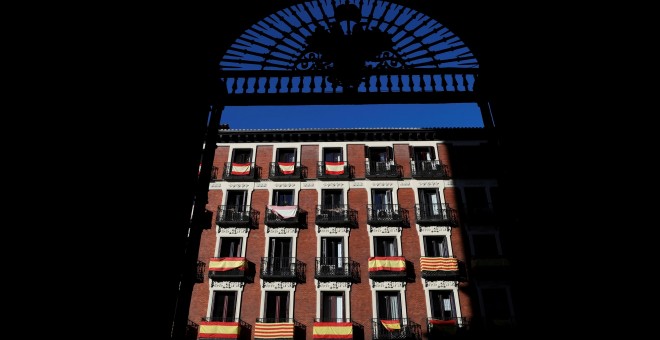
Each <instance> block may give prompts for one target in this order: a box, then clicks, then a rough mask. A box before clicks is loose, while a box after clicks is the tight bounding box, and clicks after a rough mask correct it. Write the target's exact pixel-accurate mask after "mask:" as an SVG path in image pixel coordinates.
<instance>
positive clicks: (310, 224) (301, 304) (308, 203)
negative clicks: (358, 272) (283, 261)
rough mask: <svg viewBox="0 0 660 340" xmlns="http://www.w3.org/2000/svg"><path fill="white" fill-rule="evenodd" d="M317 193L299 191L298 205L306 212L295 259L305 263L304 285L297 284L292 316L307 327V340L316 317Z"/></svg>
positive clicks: (299, 233) (310, 336) (310, 335)
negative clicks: (305, 223) (315, 222)
mask: <svg viewBox="0 0 660 340" xmlns="http://www.w3.org/2000/svg"><path fill="white" fill-rule="evenodd" d="M317 199H318V191H316V190H315V189H314V190H301V191H300V194H299V197H298V205H299V206H300V208H301V209H303V210H305V211H307V213H308V214H307V228H302V229H300V231H299V232H298V240H297V244H296V258H297V259H298V260H299V261H302V262H304V263H305V278H306V282H305V283H298V284H297V285H296V291H295V304H294V311H293V315H294V318H295V319H296V320H298V321H299V322H301V323H303V324H305V325H307V339H312V335H313V334H312V332H313V330H314V328H313V327H312V321H313V320H314V318H315V317H316V287H315V286H314V261H315V258H316V248H317V244H316V228H315V224H314V219H315V216H316V213H315V211H316V204H317Z"/></svg>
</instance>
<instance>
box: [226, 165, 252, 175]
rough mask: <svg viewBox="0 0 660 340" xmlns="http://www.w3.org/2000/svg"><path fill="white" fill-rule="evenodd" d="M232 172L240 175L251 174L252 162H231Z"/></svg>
mask: <svg viewBox="0 0 660 340" xmlns="http://www.w3.org/2000/svg"><path fill="white" fill-rule="evenodd" d="M231 174H232V175H238V176H241V175H249V174H250V163H231Z"/></svg>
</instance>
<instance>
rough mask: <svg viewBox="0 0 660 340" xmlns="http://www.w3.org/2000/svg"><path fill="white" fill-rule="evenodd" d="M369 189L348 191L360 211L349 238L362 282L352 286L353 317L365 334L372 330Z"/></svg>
mask: <svg viewBox="0 0 660 340" xmlns="http://www.w3.org/2000/svg"><path fill="white" fill-rule="evenodd" d="M367 197H368V195H367V190H366V189H355V188H352V189H350V190H349V191H348V203H349V204H350V207H351V208H353V209H356V210H357V211H358V228H357V229H352V230H351V232H350V235H349V240H348V255H349V256H350V257H351V260H353V261H355V262H357V263H359V264H360V283H355V284H353V285H352V287H351V306H350V307H351V318H352V319H353V320H354V321H355V322H358V323H360V324H361V325H363V326H364V332H365V336H366V337H367V338H369V337H370V336H368V334H369V332H370V331H371V320H370V319H371V287H369V262H368V259H369V256H371V254H370V252H369V233H368V230H367V228H368V227H367V211H366V210H367Z"/></svg>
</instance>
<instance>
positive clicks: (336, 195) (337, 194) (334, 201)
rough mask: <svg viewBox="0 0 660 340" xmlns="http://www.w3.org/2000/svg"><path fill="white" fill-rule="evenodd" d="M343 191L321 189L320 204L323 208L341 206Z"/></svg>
mask: <svg viewBox="0 0 660 340" xmlns="http://www.w3.org/2000/svg"><path fill="white" fill-rule="evenodd" d="M343 197H344V191H343V190H337V189H329V190H327V189H323V191H322V196H321V205H322V206H323V209H336V208H343V204H344V199H343Z"/></svg>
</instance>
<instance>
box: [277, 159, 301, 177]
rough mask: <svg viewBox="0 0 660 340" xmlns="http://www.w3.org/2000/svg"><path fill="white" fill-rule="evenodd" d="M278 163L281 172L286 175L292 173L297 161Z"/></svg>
mask: <svg viewBox="0 0 660 340" xmlns="http://www.w3.org/2000/svg"><path fill="white" fill-rule="evenodd" d="M277 165H278V166H279V167H280V172H282V173H283V174H284V175H291V174H292V173H293V170H294V169H295V168H296V163H293V162H277Z"/></svg>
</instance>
